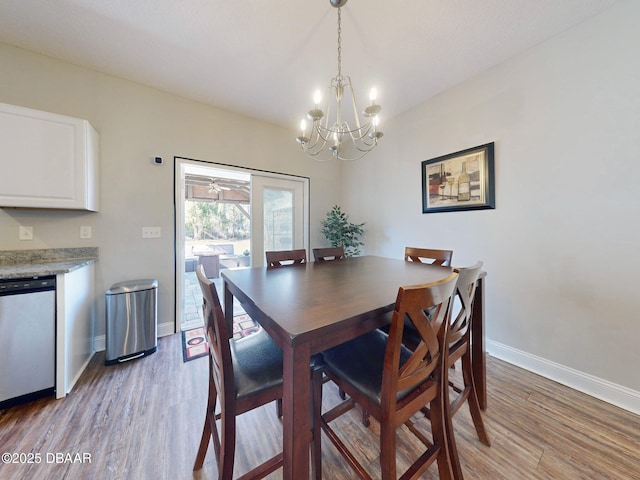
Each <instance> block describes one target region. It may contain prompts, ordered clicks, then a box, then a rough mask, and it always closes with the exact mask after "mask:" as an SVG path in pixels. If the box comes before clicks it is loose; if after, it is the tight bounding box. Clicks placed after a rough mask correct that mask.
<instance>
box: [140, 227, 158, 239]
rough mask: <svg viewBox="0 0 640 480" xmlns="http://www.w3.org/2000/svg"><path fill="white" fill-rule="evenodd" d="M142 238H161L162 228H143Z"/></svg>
mask: <svg viewBox="0 0 640 480" xmlns="http://www.w3.org/2000/svg"><path fill="white" fill-rule="evenodd" d="M142 238H160V227H142Z"/></svg>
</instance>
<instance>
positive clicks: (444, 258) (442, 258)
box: [404, 247, 453, 267]
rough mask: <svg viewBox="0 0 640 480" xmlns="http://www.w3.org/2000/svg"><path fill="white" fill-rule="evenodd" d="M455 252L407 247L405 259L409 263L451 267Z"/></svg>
mask: <svg viewBox="0 0 640 480" xmlns="http://www.w3.org/2000/svg"><path fill="white" fill-rule="evenodd" d="M452 258H453V250H436V249H432V248H415V247H405V249H404V259H405V260H406V261H407V262H420V263H429V264H431V265H441V266H443V267H450V266H451V259H452Z"/></svg>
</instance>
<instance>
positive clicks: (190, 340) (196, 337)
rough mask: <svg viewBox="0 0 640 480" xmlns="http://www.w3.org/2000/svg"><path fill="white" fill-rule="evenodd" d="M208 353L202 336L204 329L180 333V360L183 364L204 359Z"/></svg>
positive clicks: (205, 341) (207, 347)
mask: <svg viewBox="0 0 640 480" xmlns="http://www.w3.org/2000/svg"><path fill="white" fill-rule="evenodd" d="M208 353H209V345H208V344H207V339H206V338H205V336H204V327H198V328H194V329H192V330H183V331H182V359H183V360H184V361H185V362H188V361H190V360H195V359H196V358H200V357H204V356H205V355H207V354H208Z"/></svg>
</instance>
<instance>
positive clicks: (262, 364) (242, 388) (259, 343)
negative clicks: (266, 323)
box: [229, 328, 282, 398]
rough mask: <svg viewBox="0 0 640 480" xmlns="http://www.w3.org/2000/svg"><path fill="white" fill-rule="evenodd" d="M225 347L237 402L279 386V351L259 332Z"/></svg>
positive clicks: (263, 333)
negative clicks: (229, 352) (239, 399)
mask: <svg viewBox="0 0 640 480" xmlns="http://www.w3.org/2000/svg"><path fill="white" fill-rule="evenodd" d="M229 343H230V346H231V356H232V358H233V374H234V376H235V381H236V396H237V397H238V398H241V397H245V396H249V395H254V394H256V393H259V392H261V391H263V390H267V389H269V388H272V387H275V386H277V385H278V384H282V350H281V349H280V347H278V345H276V343H275V342H274V341H273V339H272V338H271V337H270V336H269V334H268V333H267V332H265V331H264V330H263V329H262V328H260V329H259V330H258V331H257V332H256V333H253V334H251V335H248V336H246V337H244V338H241V339H238V340H230V341H229Z"/></svg>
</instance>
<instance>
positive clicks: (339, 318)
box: [221, 255, 486, 480]
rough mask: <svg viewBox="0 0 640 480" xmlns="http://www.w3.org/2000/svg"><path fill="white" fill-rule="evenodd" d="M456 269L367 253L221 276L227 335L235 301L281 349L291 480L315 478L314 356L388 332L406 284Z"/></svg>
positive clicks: (477, 346)
mask: <svg viewBox="0 0 640 480" xmlns="http://www.w3.org/2000/svg"><path fill="white" fill-rule="evenodd" d="M452 270H453V269H452V268H451V267H441V266H434V265H427V264H421V263H414V262H407V261H405V260H403V259H395V258H387V257H379V256H370V255H367V256H360V257H350V258H345V259H343V260H337V261H330V262H310V263H304V264H301V265H292V266H283V267H280V268H272V269H268V268H265V267H254V268H244V269H225V270H222V271H221V276H222V278H223V280H224V307H225V308H224V311H225V320H226V322H227V326H228V327H229V331H230V332H232V331H233V328H232V324H233V302H234V299H237V300H238V301H239V302H240V303H241V305H242V307H243V309H244V310H245V311H246V313H247V314H248V315H249V316H250V317H251V318H253V320H255V321H256V322H257V323H259V324H260V326H261V327H262V328H264V329H265V331H266V332H267V333H269V335H271V337H272V338H273V339H274V341H275V342H276V343H277V344H278V345H279V347H280V348H281V349H282V353H283V398H282V403H283V409H282V412H283V417H282V425H283V457H284V466H283V478H284V479H285V480H300V479H303V478H309V472H310V465H309V458H310V457H309V455H310V453H309V444H310V442H311V440H312V438H311V436H312V433H311V432H312V431H311V399H312V395H311V376H310V373H309V372H310V370H309V368H310V362H311V357H312V356H313V355H315V354H317V353H320V352H322V351H323V350H326V349H328V348H331V347H333V346H335V345H338V344H341V343H343V342H346V341H349V340H351V339H353V338H356V337H358V336H359V335H362V334H364V333H367V332H369V331H372V330H374V329H376V328H378V327H381V326H383V325H384V324H385V323H386V322H388V319H389V316H388V315H385V314H387V313H388V312H390V311H392V310H393V307H394V304H395V300H396V297H397V294H398V288H399V287H400V286H406V285H418V284H425V283H431V282H435V281H438V280H442V279H444V278H446V277H447V276H448V275H449V274H450V273H451V272H452ZM484 279H485V275H484V274H483V275H482V276H481V278H480V279H479V281H478V286H477V288H476V297H475V300H474V308H473V314H472V357H473V360H472V362H473V363H474V375H475V377H474V380H475V383H476V389H477V391H478V395H479V397H480V403H481V407H482V408H486V389H485V360H484V355H485V354H484V329H483V323H484V298H483V297H484Z"/></svg>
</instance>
